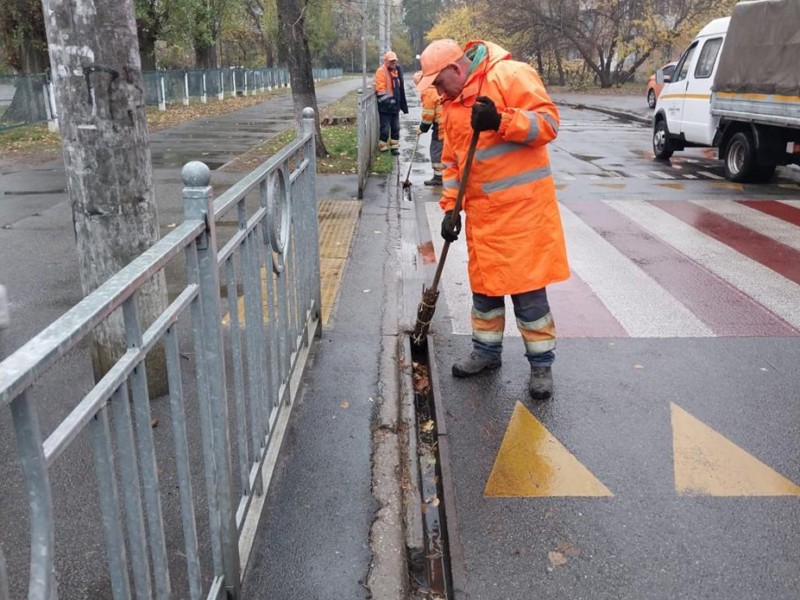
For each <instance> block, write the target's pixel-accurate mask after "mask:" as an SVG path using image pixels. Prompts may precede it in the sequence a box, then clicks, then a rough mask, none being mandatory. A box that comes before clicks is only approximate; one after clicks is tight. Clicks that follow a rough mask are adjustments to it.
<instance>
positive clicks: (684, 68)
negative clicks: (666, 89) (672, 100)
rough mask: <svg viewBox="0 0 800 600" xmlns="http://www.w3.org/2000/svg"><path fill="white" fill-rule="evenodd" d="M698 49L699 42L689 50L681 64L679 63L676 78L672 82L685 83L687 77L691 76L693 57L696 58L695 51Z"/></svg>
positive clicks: (676, 68)
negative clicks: (690, 68) (690, 66)
mask: <svg viewBox="0 0 800 600" xmlns="http://www.w3.org/2000/svg"><path fill="white" fill-rule="evenodd" d="M696 49H697V42H694V43H693V44H692V45H691V46H689V49H688V50H687V51H686V52H685V53H684V55H683V58H681V62H679V63H678V66H677V67H675V73H677V76H676V77H673V79H672V81H673V82H675V81H683V80H684V79H686V75H688V74H689V65H690V64H691V62H692V56H694V51H695V50H696Z"/></svg>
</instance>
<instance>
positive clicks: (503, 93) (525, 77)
mask: <svg viewBox="0 0 800 600" xmlns="http://www.w3.org/2000/svg"><path fill="white" fill-rule="evenodd" d="M477 44H484V45H485V46H486V48H487V50H488V54H487V56H486V58H485V59H484V60H483V61H482V62H481V63H480V64H478V65H477V66H476V67H475V68H474V69H473V70H472V72H471V73H470V75H469V76H468V78H467V81H466V83H465V86H464V89H463V90H462V93H461V95H460V96H459V97H458V98H456V99H453V100H447V101H445V102H444V105H443V108H444V129H445V138H444V150H443V152H442V163H444V165H445V171H444V175H443V188H444V192H443V195H442V198H441V200H440V202H439V204H440V206H441V207H442V209H443V210H445V211H448V210H452V209H453V205H454V204H455V200H456V195H457V193H458V187H459V182H460V178H461V174H462V173H463V172H464V167H465V161H466V158H467V149H468V148H469V143H470V139H471V138H472V126H471V124H470V117H471V113H472V106H473V105H474V104H475V99H476V98H477V97H478V96H489V97H490V98H491V99H492V100H493V101H494V103H495V104H496V106H497V110H498V112H500V114H501V122H500V129H499V130H498V131H497V132H495V131H485V132H483V133H481V135H480V138H479V141H478V146H477V151H476V152H475V159H474V160H473V162H472V168H471V171H470V174H469V181H468V182H467V187H466V191H465V194H464V203H463V209H464V211H465V212H466V215H467V218H466V237H467V248H468V252H469V277H470V286H471V288H472V291H473V292H478V293H481V294H486V295H487V296H501V295H506V294H518V293H522V292H528V291H531V290H536V289H539V288H543V287H545V286H547V285H549V284H551V283H555V282H557V281H562V280H564V279H567V278H569V275H570V272H569V265H568V263H567V252H566V245H565V243H564V232H563V228H562V225H561V215H560V213H559V209H558V202H557V201H556V195H555V186H554V184H553V176H552V174H551V172H550V159H549V156H548V152H547V147H546V144H547V143H548V142H551V141H552V140H554V139H555V137H556V135H557V134H558V126H559V115H558V110H557V109H556V107H555V105H554V104H553V102H552V100H551V99H550V97H549V96H548V94H547V92H546V91H545V88H544V85H543V84H542V81H541V79H539V76H538V75H537V74H536V71H534V69H533V68H532V67H531V66H530V65H527V64H525V63H522V62H518V61H514V60H511V55H510V54H509V53H508V52H507V51H506V50H504V49H503V48H501V47H499V46H497V45H496V44H492V43H489V42H470V43H469V44H467V47H466V49H467V50H468V49H469V48H470V47H473V46H476V45H477Z"/></svg>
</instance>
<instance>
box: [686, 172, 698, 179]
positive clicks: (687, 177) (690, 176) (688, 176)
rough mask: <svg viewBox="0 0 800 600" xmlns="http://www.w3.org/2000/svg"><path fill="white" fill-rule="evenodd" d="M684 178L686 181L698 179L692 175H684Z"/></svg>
mask: <svg viewBox="0 0 800 600" xmlns="http://www.w3.org/2000/svg"><path fill="white" fill-rule="evenodd" d="M683 178H684V179H697V175H692V174H691V173H684V174H683Z"/></svg>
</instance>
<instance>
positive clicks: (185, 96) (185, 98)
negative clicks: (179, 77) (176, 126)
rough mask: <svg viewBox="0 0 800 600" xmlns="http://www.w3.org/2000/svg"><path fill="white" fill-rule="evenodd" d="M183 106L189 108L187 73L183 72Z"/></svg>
mask: <svg viewBox="0 0 800 600" xmlns="http://www.w3.org/2000/svg"><path fill="white" fill-rule="evenodd" d="M183 105H184V106H189V72H188V71H184V72H183Z"/></svg>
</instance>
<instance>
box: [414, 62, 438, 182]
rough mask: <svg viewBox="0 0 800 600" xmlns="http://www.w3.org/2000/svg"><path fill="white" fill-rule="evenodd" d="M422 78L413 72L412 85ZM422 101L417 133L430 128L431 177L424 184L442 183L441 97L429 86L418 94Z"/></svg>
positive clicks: (419, 72)
mask: <svg viewBox="0 0 800 600" xmlns="http://www.w3.org/2000/svg"><path fill="white" fill-rule="evenodd" d="M420 80H422V71H417V72H416V73H414V85H417V84H418V83H419V82H420ZM420 102H421V103H422V119H421V120H420V123H419V127H418V128H417V135H422V134H423V133H427V132H428V130H431V145H430V152H431V166H432V167H433V177H431V178H430V179H427V180H426V181H425V182H424V183H425V185H442V171H444V167H443V166H442V145H443V144H444V131H443V130H442V99H441V97H440V96H439V93H438V92H437V91H436V88H435V87H434V86H430V87H428V88H426V89H424V90H423V91H422V93H421V94H420Z"/></svg>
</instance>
